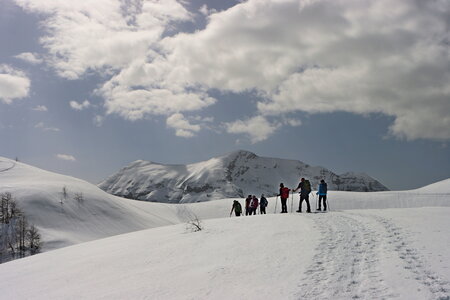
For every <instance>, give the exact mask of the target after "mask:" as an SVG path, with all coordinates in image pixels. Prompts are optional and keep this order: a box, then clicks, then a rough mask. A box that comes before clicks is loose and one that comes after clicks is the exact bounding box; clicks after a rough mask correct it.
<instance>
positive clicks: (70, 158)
mask: <svg viewBox="0 0 450 300" xmlns="http://www.w3.org/2000/svg"><path fill="white" fill-rule="evenodd" d="M56 158H58V159H59V160H66V161H76V159H75V157H74V156H72V155H69V154H56Z"/></svg>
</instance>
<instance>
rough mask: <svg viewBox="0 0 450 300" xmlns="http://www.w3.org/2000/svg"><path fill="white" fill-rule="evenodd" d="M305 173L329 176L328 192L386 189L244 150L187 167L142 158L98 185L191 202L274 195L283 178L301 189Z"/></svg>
mask: <svg viewBox="0 0 450 300" xmlns="http://www.w3.org/2000/svg"><path fill="white" fill-rule="evenodd" d="M301 177H305V178H307V179H309V180H310V182H311V184H312V186H313V188H315V187H317V185H318V184H319V181H320V180H321V179H325V181H326V182H327V183H328V188H329V189H330V190H339V191H363V192H373V191H387V190H388V189H387V188H386V187H385V186H384V185H382V184H381V183H380V182H378V181H377V180H375V179H373V178H371V177H370V176H368V175H366V174H357V173H345V174H342V175H337V174H335V173H333V172H331V171H330V170H327V169H325V168H323V167H314V166H310V165H308V164H305V163H303V162H301V161H297V160H287V159H279V158H268V157H259V156H257V155H256V154H254V153H251V152H248V151H243V150H240V151H235V152H232V153H229V154H226V155H223V156H220V157H216V158H212V159H210V160H207V161H203V162H199V163H194V164H189V165H164V164H158V163H154V162H148V161H143V160H138V161H135V162H133V163H131V164H130V165H128V166H126V167H124V168H122V169H121V170H120V171H119V172H117V173H116V174H114V175H112V176H110V177H109V178H107V179H106V180H104V181H103V182H101V183H100V184H99V185H98V186H99V187H100V188H101V189H103V190H104V191H106V192H108V193H110V194H113V195H117V196H122V197H126V198H131V199H138V200H147V201H154V202H168V203H189V202H202V201H208V200H214V199H223V198H230V197H244V196H245V195H247V194H254V195H260V194H261V193H263V194H265V195H269V196H273V195H276V194H277V192H278V189H279V184H280V183H281V182H283V183H284V184H285V186H288V187H291V188H292V187H297V185H298V182H299V179H300V178H301Z"/></svg>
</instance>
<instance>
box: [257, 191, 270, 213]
mask: <svg viewBox="0 0 450 300" xmlns="http://www.w3.org/2000/svg"><path fill="white" fill-rule="evenodd" d="M268 204H269V201H267V199H266V197H264V194H262V195H261V198H260V199H259V213H260V214H261V215H262V214H266V207H267V205H268Z"/></svg>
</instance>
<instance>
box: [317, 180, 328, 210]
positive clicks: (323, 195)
mask: <svg viewBox="0 0 450 300" xmlns="http://www.w3.org/2000/svg"><path fill="white" fill-rule="evenodd" d="M316 194H317V195H319V208H318V209H317V210H322V206H321V202H322V201H323V211H327V183H326V182H325V180H323V179H322V180H321V181H320V184H319V190H318V191H317V193H316Z"/></svg>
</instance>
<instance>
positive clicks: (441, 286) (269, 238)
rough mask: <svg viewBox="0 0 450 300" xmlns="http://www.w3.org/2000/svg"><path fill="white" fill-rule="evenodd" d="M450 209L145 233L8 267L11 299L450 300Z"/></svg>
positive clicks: (244, 221) (5, 275) (0, 273)
mask: <svg viewBox="0 0 450 300" xmlns="http://www.w3.org/2000/svg"><path fill="white" fill-rule="evenodd" d="M449 214H450V208H448V207H446V208H410V209H385V210H352V211H343V212H331V213H327V214H301V215H300V214H284V215H281V214H277V215H274V214H271V215H265V216H254V217H241V218H227V219H224V218H223V219H215V220H207V221H205V222H204V227H205V229H204V230H203V231H200V232H187V231H186V230H185V228H184V226H183V225H174V226H167V227H161V228H156V229H150V230H144V231H139V232H134V233H129V234H125V235H120V236H116V237H111V238H107V239H103V240H99V241H94V242H89V243H84V244H80V245H76V246H71V247H67V248H64V249H59V250H55V251H52V252H47V253H44V254H39V255H35V256H32V257H28V258H25V259H21V260H17V261H13V262H9V263H6V264H3V265H0V278H2V280H1V281H0V289H1V290H2V296H1V297H2V298H3V299H449V297H450V284H449V281H450V252H449V251H448V247H449V246H450V218H448V216H449Z"/></svg>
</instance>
